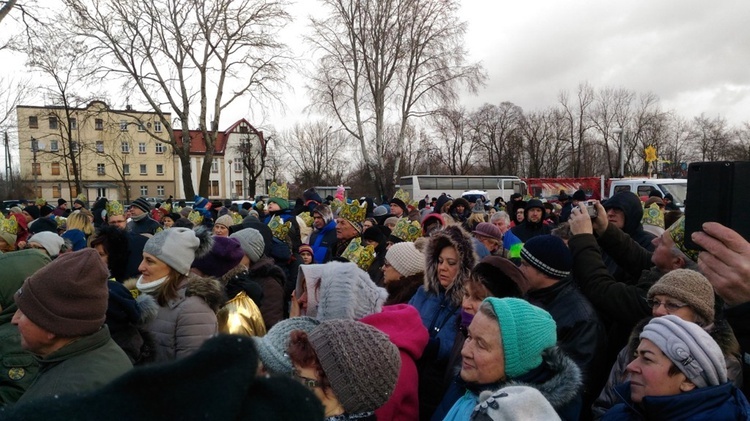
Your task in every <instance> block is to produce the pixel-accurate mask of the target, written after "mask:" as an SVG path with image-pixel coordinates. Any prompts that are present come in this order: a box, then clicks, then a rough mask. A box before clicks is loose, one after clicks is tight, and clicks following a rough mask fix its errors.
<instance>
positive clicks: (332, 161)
mask: <svg viewBox="0 0 750 421" xmlns="http://www.w3.org/2000/svg"><path fill="white" fill-rule="evenodd" d="M348 146H349V145H348V139H347V136H345V135H344V134H343V133H342V132H341V131H340V130H334V129H333V126H331V125H329V124H328V123H327V122H324V121H317V122H308V123H304V124H297V125H295V126H294V128H292V129H291V130H289V131H287V132H286V133H284V134H283V135H282V136H281V137H280V139H279V142H278V149H279V151H280V152H283V153H284V155H285V156H286V157H287V159H288V161H289V164H290V169H291V170H292V174H293V176H294V179H295V181H296V182H297V183H299V184H301V185H303V186H314V185H326V186H331V185H336V184H338V183H340V182H341V177H342V175H343V173H344V172H345V169H346V166H347V164H348V163H350V162H351V159H348V158H349V157H348V156H347V155H346V153H345V152H346V150H347V148H348Z"/></svg>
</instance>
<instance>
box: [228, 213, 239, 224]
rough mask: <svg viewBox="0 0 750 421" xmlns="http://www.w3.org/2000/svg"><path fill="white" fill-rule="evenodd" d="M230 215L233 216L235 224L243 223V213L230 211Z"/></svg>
mask: <svg viewBox="0 0 750 421" xmlns="http://www.w3.org/2000/svg"><path fill="white" fill-rule="evenodd" d="M229 216H231V217H232V223H233V224H234V225H239V224H241V223H242V215H240V214H239V213H237V212H229Z"/></svg>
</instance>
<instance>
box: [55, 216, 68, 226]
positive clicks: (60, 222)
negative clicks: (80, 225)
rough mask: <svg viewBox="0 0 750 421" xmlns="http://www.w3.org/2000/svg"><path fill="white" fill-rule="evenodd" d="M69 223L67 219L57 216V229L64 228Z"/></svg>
mask: <svg viewBox="0 0 750 421" xmlns="http://www.w3.org/2000/svg"><path fill="white" fill-rule="evenodd" d="M67 221H68V218H65V217H64V216H56V217H55V222H56V223H57V228H61V227H63V226H64V225H65V223H66V222H67Z"/></svg>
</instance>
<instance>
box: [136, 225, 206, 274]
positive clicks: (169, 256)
mask: <svg viewBox="0 0 750 421" xmlns="http://www.w3.org/2000/svg"><path fill="white" fill-rule="evenodd" d="M212 245H213V237H211V234H210V233H209V231H207V230H206V229H205V228H203V227H199V228H198V229H196V230H195V231H193V230H191V229H189V228H181V227H180V228H174V227H173V228H170V229H168V230H164V231H161V232H158V233H156V235H154V236H153V237H151V238H149V239H148V241H147V242H146V245H145V246H143V252H144V253H148V254H151V255H152V256H154V257H156V258H157V259H159V260H161V261H162V262H164V263H166V264H167V266H169V267H171V268H173V269H174V270H176V271H177V272H178V273H180V274H182V275H187V274H188V272H190V266H191V265H192V264H193V261H194V260H195V258H196V257H200V256H203V255H205V254H206V253H208V251H209V250H211V246H212Z"/></svg>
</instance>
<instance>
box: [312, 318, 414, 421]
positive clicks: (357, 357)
mask: <svg viewBox="0 0 750 421" xmlns="http://www.w3.org/2000/svg"><path fill="white" fill-rule="evenodd" d="M309 340H310V345H312V347H313V349H314V350H315V353H316V354H317V356H318V361H320V365H321V368H322V369H323V372H325V373H326V376H327V377H328V381H329V382H330V383H331V388H332V389H333V393H334V394H335V395H336V398H337V399H338V401H339V402H340V403H341V406H343V407H344V410H345V411H346V412H347V413H349V414H359V413H362V412H370V411H374V410H376V409H378V408H380V407H381V406H382V405H383V404H385V403H386V402H387V401H388V399H390V398H391V395H392V394H393V390H394V388H395V387H396V381H397V380H398V374H399V370H400V369H401V356H400V354H399V351H398V348H397V347H396V345H394V344H393V343H392V342H391V341H390V339H388V335H386V334H385V333H383V332H381V331H379V330H378V329H376V328H374V327H372V326H370V325H366V324H364V323H362V322H358V321H355V320H329V321H325V322H323V323H321V324H320V325H319V326H318V327H316V328H315V330H313V331H312V333H311V334H310V335H309Z"/></svg>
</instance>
